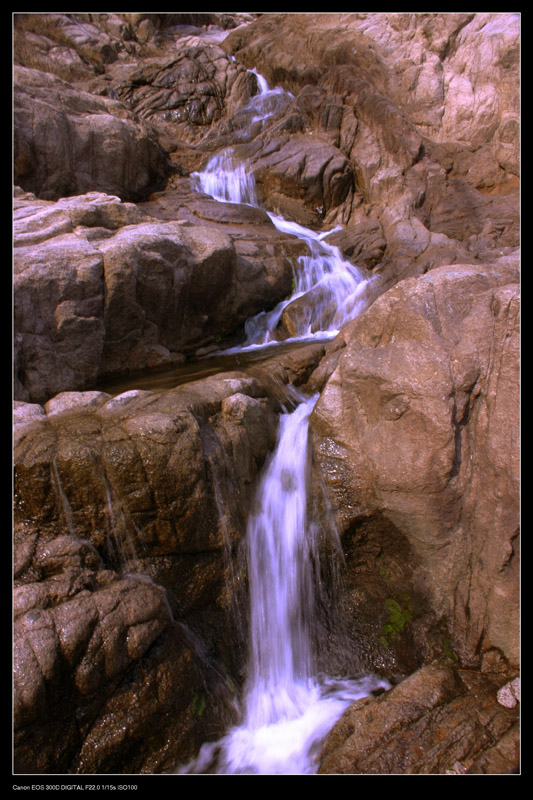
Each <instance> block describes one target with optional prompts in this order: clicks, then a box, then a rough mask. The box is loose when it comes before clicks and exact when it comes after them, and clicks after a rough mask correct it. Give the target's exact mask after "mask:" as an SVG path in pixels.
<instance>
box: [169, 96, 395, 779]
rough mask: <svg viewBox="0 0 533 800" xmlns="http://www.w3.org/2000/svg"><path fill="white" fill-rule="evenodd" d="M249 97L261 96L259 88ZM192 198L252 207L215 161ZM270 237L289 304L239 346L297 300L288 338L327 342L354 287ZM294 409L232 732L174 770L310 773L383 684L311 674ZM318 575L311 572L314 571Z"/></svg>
mask: <svg viewBox="0 0 533 800" xmlns="http://www.w3.org/2000/svg"><path fill="white" fill-rule="evenodd" d="M259 85H260V88H261V93H262V94H264V93H265V92H266V91H268V90H267V89H266V88H265V86H266V85H265V84H264V83H263V82H260V84H259ZM195 179H196V181H197V186H198V188H199V189H200V190H201V191H204V192H207V193H209V194H211V195H212V196H213V197H215V198H216V199H218V200H220V201H223V202H244V203H248V204H250V205H256V204H257V201H256V196H255V188H254V184H253V181H252V180H251V178H250V175H249V174H248V173H247V171H246V170H245V169H244V168H243V165H242V164H241V165H239V164H237V163H236V162H235V161H234V160H233V158H232V154H231V153H229V152H225V153H224V154H222V155H219V156H216V157H215V158H214V159H212V160H211V161H210V163H209V164H208V166H207V168H206V170H205V171H204V172H202V173H197V174H196V176H195ZM270 217H271V219H272V221H273V222H274V224H275V225H276V227H278V228H279V229H280V230H283V231H285V232H288V233H292V234H295V235H297V236H299V237H300V238H303V239H304V240H305V241H306V242H307V243H308V247H309V255H307V256H304V257H302V258H301V259H300V264H299V268H298V270H297V272H296V274H295V291H294V294H293V296H292V297H291V298H290V299H289V300H287V301H285V302H284V303H282V304H280V306H279V307H278V308H277V309H274V310H273V311H272V312H270V313H268V314H262V315H259V317H257V318H255V319H254V320H252V321H250V324H249V326H248V333H249V336H248V341H247V342H246V344H245V347H249V346H257V345H258V344H260V343H265V342H267V341H270V340H271V339H272V338H274V337H275V328H276V326H277V324H278V321H279V319H280V317H281V314H282V313H283V311H284V310H285V308H286V307H287V306H288V305H289V304H290V303H292V302H294V301H295V300H296V299H299V298H302V297H305V299H306V301H308V303H307V304H306V308H305V310H304V312H302V313H301V314H300V318H299V328H298V334H297V335H298V336H299V337H308V336H313V335H320V336H324V337H331V336H332V335H334V334H335V333H336V332H337V329H338V328H340V327H341V326H342V325H343V324H345V322H347V321H348V320H349V319H352V318H353V317H355V316H356V315H357V313H358V311H359V308H360V299H361V297H362V292H363V290H364V286H365V280H364V278H363V276H362V274H361V273H360V271H359V270H357V269H356V268H355V267H354V266H353V265H351V264H349V263H348V262H346V261H344V259H342V257H341V255H340V253H339V251H338V250H337V248H333V247H331V246H330V245H327V244H326V243H324V242H322V235H320V234H317V233H315V232H313V231H309V230H307V229H305V228H302V227H301V226H299V225H296V224H295V223H290V222H286V221H285V220H283V219H281V218H280V217H276V216H275V215H273V214H271V215H270ZM292 392H293V395H294V397H293V398H292V399H295V400H296V402H297V406H296V409H295V410H294V411H292V412H287V413H284V414H282V415H281V418H280V427H279V433H278V442H277V447H276V449H275V451H274V453H273V455H272V458H271V460H270V462H269V464H268V465H267V467H266V469H265V471H264V474H263V477H262V480H261V483H260V485H259V488H258V494H257V498H256V503H255V510H254V512H253V513H252V514H251V516H250V519H249V522H248V530H247V561H248V581H249V591H250V645H249V649H250V653H249V663H248V678H247V682H246V686H245V693H244V699H243V700H244V708H243V715H242V724H241V725H239V726H237V727H235V728H233V729H232V730H230V731H229V732H228V733H227V735H226V736H225V737H224V738H223V739H221V740H220V741H218V742H211V743H207V744H205V745H203V747H202V748H201V750H200V754H199V756H198V758H197V759H196V760H195V761H194V762H192V763H191V764H189V765H187V766H186V767H184V768H183V769H181V770H180V772H182V773H186V772H188V773H191V772H192V773H205V772H211V773H213V772H217V773H219V774H310V773H314V772H316V769H317V758H318V754H319V749H320V746H321V744H322V742H323V740H324V737H325V736H326V735H327V733H328V731H329V730H330V729H331V727H332V726H333V725H334V724H335V722H336V720H337V719H338V718H339V716H340V715H341V714H342V712H343V711H344V709H345V708H347V706H348V705H349V704H350V703H352V702H353V701H354V700H357V699H359V698H361V697H366V696H367V695H368V694H370V693H371V692H372V691H374V690H377V689H386V688H389V684H388V683H387V682H386V681H384V680H382V679H380V678H378V677H376V676H373V675H370V676H364V677H362V678H358V679H353V680H345V681H342V680H333V679H330V678H320V679H319V678H318V676H316V675H315V666H316V665H315V658H314V656H315V654H314V653H313V648H312V640H313V636H312V633H313V626H314V623H315V619H316V609H315V595H316V587H315V580H314V578H315V574H316V572H317V564H318V562H319V549H320V548H319V547H318V542H317V541H315V538H316V536H315V534H316V526H315V525H314V524H312V523H311V521H310V520H309V519H308V494H309V481H310V463H309V457H308V425H309V418H310V416H311V413H312V411H313V408H314V406H315V404H316V401H317V398H318V395H317V396H314V397H311V398H308V397H304V396H303V395H300V394H298V393H297V392H296V390H292ZM318 571H319V570H318Z"/></svg>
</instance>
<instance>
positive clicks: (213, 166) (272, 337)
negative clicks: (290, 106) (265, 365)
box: [192, 75, 375, 352]
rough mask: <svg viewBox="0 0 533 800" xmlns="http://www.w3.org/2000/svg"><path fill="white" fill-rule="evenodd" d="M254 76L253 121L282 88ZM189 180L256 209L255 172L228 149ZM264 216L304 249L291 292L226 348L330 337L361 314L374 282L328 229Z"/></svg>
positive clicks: (250, 322)
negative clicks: (240, 341)
mask: <svg viewBox="0 0 533 800" xmlns="http://www.w3.org/2000/svg"><path fill="white" fill-rule="evenodd" d="M257 79H258V85H259V89H260V91H259V94H257V95H256V96H255V97H253V98H252V100H251V101H250V102H251V104H253V108H254V111H255V112H256V115H255V116H254V118H253V121H257V120H258V119H262V120H263V121H264V120H266V119H267V118H268V117H270V116H271V115H272V114H274V113H275V110H274V109H275V103H276V98H278V97H281V96H283V90H281V89H279V88H276V89H268V87H267V85H266V81H265V79H264V78H263V77H262V76H259V75H258V76H257ZM285 102H286V101H285ZM192 179H193V183H194V185H195V186H196V188H197V189H198V190H199V191H201V192H204V193H206V194H209V195H211V196H212V197H213V198H215V199H216V200H218V201H219V202H223V203H243V204H246V205H250V206H254V207H256V208H258V207H259V203H258V200H257V195H256V188H255V181H254V177H253V174H252V173H251V172H250V171H249V170H248V169H247V166H246V164H244V163H243V162H240V161H238V160H236V159H235V158H234V155H233V151H232V150H231V149H226V150H224V151H223V152H222V153H220V154H217V155H215V156H213V157H212V158H211V159H210V161H209V162H208V164H207V165H206V167H205V169H204V170H202V171H201V172H196V173H193V176H192ZM267 214H268V216H269V217H270V219H271V220H272V222H273V224H274V225H275V227H276V228H277V229H278V230H279V231H282V232H283V233H288V234H291V235H293V236H297V237H298V238H299V239H301V240H303V241H304V242H305V243H306V245H307V250H308V252H307V254H306V255H304V256H300V258H299V259H298V260H297V264H296V266H295V268H294V276H293V277H294V288H293V293H292V295H291V296H290V297H289V298H288V299H286V300H283V301H282V302H280V303H279V304H278V305H277V306H276V307H275V308H274V309H272V310H271V311H268V312H265V311H263V312H261V313H260V314H258V315H257V316H255V317H252V318H251V319H249V320H248V321H247V322H246V325H245V332H246V337H247V338H246V341H245V343H244V345H241V346H239V347H235V348H232V350H231V351H226V352H235V351H241V350H245V349H248V348H251V347H257V346H262V345H264V344H268V343H272V342H275V341H278V340H279V339H280V338H283V339H284V340H285V341H290V340H291V339H295V340H301V339H332V338H333V337H334V336H336V335H337V333H338V332H339V330H340V329H341V328H342V327H343V325H345V324H346V323H347V322H349V321H350V320H351V319H354V318H355V317H356V316H357V315H358V314H359V313H360V312H361V310H362V309H363V306H364V304H365V301H366V297H367V294H368V288H369V285H370V284H371V283H372V282H373V281H374V280H375V279H374V278H367V277H366V276H365V275H364V273H363V272H362V270H360V269H358V268H357V267H356V266H354V265H353V264H351V263H350V262H349V261H346V260H345V259H344V258H343V257H342V254H341V252H340V250H339V248H338V247H334V246H333V245H331V244H328V243H327V242H325V241H323V240H324V238H325V237H326V236H328V234H329V233H332V231H326V232H325V233H318V232H316V231H313V230H311V229H309V228H305V227H304V226H302V225H299V224H298V223H296V222H291V221H288V220H285V219H283V217H280V216H278V215H276V214H273V213H271V212H268V211H267ZM294 304H297V305H294ZM291 306H292V307H293V311H294V313H292V314H291V312H290V307H291ZM286 311H288V313H289V314H290V326H291V329H293V335H292V336H291V337H290V338H288V337H287V335H283V334H280V333H279V331H277V328H278V325H279V322H280V320H281V319H282V316H283V314H284V312H286Z"/></svg>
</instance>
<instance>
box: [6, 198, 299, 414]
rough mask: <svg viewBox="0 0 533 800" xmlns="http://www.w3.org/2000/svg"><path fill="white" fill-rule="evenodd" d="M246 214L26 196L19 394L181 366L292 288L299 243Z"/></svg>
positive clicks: (18, 283)
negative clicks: (160, 210)
mask: <svg viewBox="0 0 533 800" xmlns="http://www.w3.org/2000/svg"><path fill="white" fill-rule="evenodd" d="M188 198H189V200H191V197H190V193H189V195H188ZM192 202H193V203H194V198H192ZM185 204H187V203H186V201H185ZM208 205H209V204H208ZM210 205H212V206H213V205H214V206H218V205H219V204H216V203H213V202H211V204H210ZM238 209H239V207H236V208H235V207H234V208H233V215H232V216H230V219H229V221H228V219H227V218H222V219H219V222H220V224H217V221H216V220H215V221H214V224H213V220H206V219H205V214H204V219H201V218H200V217H199V216H194V215H191V214H190V213H189V218H188V219H187V218H185V219H177V217H178V216H179V214H180V212H179V205H178V206H177V207H176V206H175V207H174V209H173V211H172V214H171V215H170V217H171V219H170V220H164V219H153V218H150V217H148V216H147V215H146V214H144V213H143V212H142V211H141V210H140V209H139V208H137V207H136V206H134V205H132V204H127V203H124V204H123V203H121V202H120V201H119V199H118V198H117V197H111V196H108V195H105V194H102V193H90V194H88V195H82V196H79V197H73V198H64V199H62V200H60V201H58V202H57V203H53V202H51V201H43V200H37V199H36V198H35V197H34V196H33V195H31V194H30V195H24V194H20V193H19V195H18V196H17V197H16V199H15V237H14V244H15V257H14V263H15V267H14V271H15V280H14V286H15V288H14V308H15V371H16V384H15V385H16V390H15V397H16V399H21V400H32V401H37V402H43V401H45V400H47V399H48V398H49V397H51V396H52V395H54V394H56V393H57V392H61V391H66V390H75V389H86V388H93V387H94V386H95V384H96V382H97V380H99V379H101V378H102V377H104V376H106V375H110V374H111V373H119V372H128V371H131V370H136V369H137V370H138V369H142V368H145V367H156V366H161V365H165V364H166V365H171V364H172V363H173V361H175V360H176V359H179V358H183V356H182V353H183V352H187V351H190V350H192V349H194V348H197V347H200V346H201V345H204V344H206V343H209V342H212V341H213V340H214V339H215V338H217V337H220V336H223V335H224V334H228V333H231V332H232V331H233V330H234V329H236V328H237V327H238V326H239V325H241V324H242V323H243V322H244V321H245V320H246V319H247V318H248V317H249V316H251V315H253V314H257V313H259V312H260V311H262V310H263V309H265V308H270V307H272V306H274V305H275V304H276V303H277V302H278V301H279V300H280V299H282V298H283V297H285V296H286V295H287V294H289V293H290V289H291V283H292V267H291V262H290V260H289V255H292V254H295V253H296V252H298V251H299V250H300V249H301V246H300V244H299V243H298V242H297V240H295V239H294V237H290V236H285V235H282V234H279V233H278V232H277V231H276V229H275V228H274V226H273V225H272V223H271V222H270V220H269V219H268V217H267V216H266V215H265V214H263V213H262V212H259V211H258V212H257V214H256V218H255V219H254V220H249V219H248V216H249V215H248V216H247V215H246V214H245V215H244V217H239V213H238ZM226 213H230V214H231V209H229V211H228V212H226ZM200 214H201V212H200ZM257 216H258V217H259V219H257ZM231 222H233V225H232V224H231ZM243 222H244V227H243V224H242V223H243ZM250 222H252V224H249V223H250ZM295 248H296V249H295Z"/></svg>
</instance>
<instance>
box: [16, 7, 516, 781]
mask: <svg viewBox="0 0 533 800" xmlns="http://www.w3.org/2000/svg"><path fill="white" fill-rule="evenodd" d="M13 35H14V38H13V42H14V47H13V52H14V67H13V126H14V129H13V133H14V136H13V138H14V154H13V179H14V185H15V188H14V196H13V214H14V222H13V232H14V234H13V253H14V255H13V281H14V285H13V318H14V322H13V345H14V378H13V396H14V408H13V423H14V435H13V454H14V481H13V489H14V512H13V522H14V526H13V528H14V549H13V553H14V556H13V577H14V600H13V635H14V640H13V641H14V645H13V662H14V706H13V707H14V714H13V717H14V745H15V753H14V772H15V773H16V774H28V773H30V774H56V775H57V774H69V775H75V774H117V773H118V774H139V775H140V774H149V775H155V774H162V773H165V774H168V773H176V772H178V771H179V770H180V767H181V765H184V764H186V763H194V760H195V759H197V758H198V754H199V753H201V752H202V745H205V743H206V742H210V743H215V742H217V741H219V740H221V738H222V737H223V736H224V734H225V732H226V731H227V730H228V729H230V728H231V726H235V725H236V724H238V722H239V719H240V715H241V711H242V709H241V701H242V696H243V691H244V688H245V687H246V685H247V679H248V677H249V676H248V675H247V671H248V658H249V649H250V647H249V639H250V628H251V621H250V612H249V607H248V597H249V594H250V589H251V568H250V564H249V562H247V560H246V546H247V524H248V520H249V517H250V514H251V512H252V511H253V510H254V509H255V507H256V506H257V504H258V499H257V498H258V495H257V489H258V486H259V484H260V481H261V476H262V475H263V474H264V468H265V466H266V465H268V464H269V463H270V459H271V456H272V453H273V451H274V449H275V448H276V446H277V444H276V443H277V441H278V431H279V426H280V419H281V418H283V416H284V415H285V414H286V413H287V412H288V411H290V410H292V409H293V408H294V406H295V404H296V400H295V397H296V394H295V392H296V393H300V392H302V393H304V394H305V396H311V395H312V396H316V398H317V399H316V405H314V408H313V410H312V412H311V413H310V414H309V420H308V424H309V435H308V447H309V451H310V465H309V475H308V480H309V483H310V487H311V489H310V492H309V497H308V500H307V505H308V513H309V517H310V519H312V521H313V528H314V529H316V542H317V544H316V547H317V552H318V551H320V558H319V557H318V555H316V554H313V564H314V568H315V572H316V573H317V577H318V580H317V588H316V590H315V594H316V598H315V606H314V607H315V617H316V618H315V619H314V620H313V625H312V631H311V633H312V638H313V639H314V640H316V641H317V642H319V646H318V647H315V651H316V652H315V659H316V664H315V669H316V672H317V673H320V674H325V675H335V676H348V675H349V676H355V677H358V676H361V675H368V674H373V675H376V676H378V677H379V678H381V679H383V681H385V682H386V687H385V684H384V687H383V688H385V690H384V691H383V689H380V690H379V691H369V692H368V693H367V696H364V697H362V698H361V699H358V700H355V701H352V702H350V703H349V704H348V705H347V707H346V709H345V710H344V711H343V713H342V714H340V715H339V717H338V721H336V723H335V724H332V730H331V732H330V733H329V734H328V735H327V737H326V736H325V737H324V740H323V741H321V742H320V749H319V751H317V753H316V754H315V760H314V763H313V770H312V771H313V772H315V773H318V774H516V773H518V772H519V769H520V767H519V753H520V738H519V724H520V710H519V709H520V702H519V700H520V691H519V674H520V653H519V643H520V567H519V524H520V494H519V488H520V402H519V399H520V333H519V303H520V272H519V246H520V237H519V234H520V216H519V211H520V204H519V199H520V195H519V191H520V178H519V166H520V165H519V155H520V142H519V133H520V83H519V82H520V17H519V15H517V14H512V13H474V12H471V13H470V12H469V13H451V12H449V13H433V12H431V13H407V12H399V13H371V12H368V13H351V14H348V13H346V14H345V13H332V14H329V13H305V14H300V13H288V14H282V13H271V14H267V13H265V14H259V13H249V14H243V13H215V12H213V13H207V12H204V13H197V14H194V13H182V14H179V13H168V14H163V13H161V14H149V13H91V14H89V13H71V14H63V13H57V14H52V13H43V14H30V13H28V14H18V13H17V14H15V15H14V21H13ZM225 159H226V160H225ZM213 164H215V165H217V169H218V170H219V171H220V172H223V171H224V169H226V170H227V173H226V174H227V175H228V176H230V177H231V178H233V176H234V175H235V174H239V175H240V177H241V178H242V179H243V182H245V183H246V181H249V183H246V186H247V188H248V189H249V191H250V193H252V192H253V198H252V195H251V194H250V196H248V195H247V196H246V197H242V196H236V197H234V196H230V195H228V196H227V197H226V198H224V201H222V200H221V198H220V197H217V196H216V193H215V192H214V191H210V190H209V183H208V177H209V175H210V172H209V170H210V169H211V168H212V165H213ZM241 166H242V169H243V170H244V172H242V173H238V170H239V169H240V168H241ZM218 174H219V173H217V175H218ZM206 176H207V177H206ZM202 177H203V178H204V180H201V178H202ZM228 180H229V178H228ZM279 218H282V219H283V220H286V221H288V223H287V224H285V225H279V224H274V223H275V221H276V220H277V219H279ZM297 229H298V230H300V229H305V230H306V231H312V232H313V235H315V236H316V241H319V242H320V243H321V244H322V243H323V246H325V247H330V248H334V252H335V253H336V254H338V257H339V258H342V260H343V262H342V263H343V264H344V265H345V266H346V270H347V271H348V272H350V270H353V271H354V274H355V275H356V276H357V280H358V281H360V283H359V284H358V287H359V288H358V289H357V291H356V292H355V294H354V295H353V297H352V300H351V302H352V308H351V313H350V314H348V316H346V318H343V319H342V324H338V325H337V324H336V320H337V317H338V310H339V302H338V301H337V300H332V299H331V297H330V296H329V294H328V293H327V291H326V289H325V288H324V287H325V286H326V284H324V283H320V284H317V285H316V286H313V287H311V288H310V289H309V288H306V289H305V291H303V290H302V291H301V292H295V290H296V289H298V280H299V277H298V272H297V270H298V265H299V264H301V263H303V262H305V260H306V259H308V258H309V257H308V248H309V238H305V237H304V238H302V237H301V236H297V235H295V231H296V230H297ZM313 241H314V240H313ZM332 252H333V250H332ZM336 257H337V256H336ZM356 295H357V297H356V300H354V299H353V298H354V297H355V296H356ZM287 298H291V299H292V302H290V303H289V304H287V305H285V303H286V300H287ZM278 304H282V305H280V306H278ZM309 304H311V305H312V306H313V307H314V308H315V309H320V311H319V313H318V315H317V317H316V318H313V320H312V321H311V322H310V323H309V325H308V330H307V333H306V334H305V335H301V333H300V331H301V326H302V320H303V321H304V322H305V325H307V324H308V318H307V316H306V315H307V309H308V306H309ZM278 308H279V309H280V310H279V313H277V314H276V327H275V337H274V338H275V339H276V340H277V341H278V342H279V344H276V343H275V342H274V343H273V344H272V346H270V347H268V348H266V349H261V348H259V349H253V348H248V349H247V348H246V344H247V342H248V339H247V337H249V336H250V330H251V328H250V320H258V321H259V322H261V320H264V319H265V313H266V314H267V317H266V318H267V319H270V317H268V313H269V312H271V311H272V309H278ZM252 327H253V326H252ZM304 327H305V326H304ZM337 328H338V331H337V330H336V329H337ZM324 329H326V330H330V329H331V330H333V329H335V335H331V336H320V335H319V334H320V331H321V330H324ZM298 397H299V394H298ZM196 763H197V765H199V766H197V768H196V771H197V772H202V771H205V772H210V771H211V772H212V771H216V770H215V768H214V766H213V763H207V762H201V760H200V761H198V762H196ZM202 763H203V766H202ZM193 771H194V770H193ZM244 771H246V770H244Z"/></svg>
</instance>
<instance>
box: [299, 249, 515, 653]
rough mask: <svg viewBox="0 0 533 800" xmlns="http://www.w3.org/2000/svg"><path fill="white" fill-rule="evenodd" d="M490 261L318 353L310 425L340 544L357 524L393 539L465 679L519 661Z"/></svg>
mask: <svg viewBox="0 0 533 800" xmlns="http://www.w3.org/2000/svg"><path fill="white" fill-rule="evenodd" d="M500 261H501V262H503V263H495V264H494V265H486V266H485V267H482V266H478V267H471V266H465V265H453V266H448V267H440V268H437V269H435V270H432V271H431V272H430V273H428V274H427V275H425V276H423V277H421V278H418V279H414V278H412V279H407V280H405V281H402V282H400V283H399V284H398V285H397V286H396V287H395V288H394V289H391V290H390V291H388V292H386V293H385V294H384V295H382V296H381V297H380V298H379V299H378V300H377V301H376V302H375V303H374V304H373V305H372V306H371V307H370V309H368V311H366V313H365V314H363V315H362V316H361V317H359V318H358V319H357V320H355V321H354V322H352V323H351V324H349V325H348V326H347V327H346V328H345V329H344V330H343V332H342V333H341V334H340V336H339V337H338V340H337V342H336V343H335V344H334V346H333V347H332V348H331V353H330V356H329V365H330V366H329V370H330V372H331V369H333V372H332V374H331V377H329V380H327V382H326V383H325V386H324V389H323V391H322V394H321V397H320V400H319V402H318V404H317V406H316V408H315V411H314V414H313V416H312V417H311V431H312V436H313V442H314V453H315V459H316V462H317V464H318V465H319V469H318V471H319V473H320V475H321V476H322V477H323V479H324V480H325V483H326V486H327V487H328V491H329V495H330V497H331V500H332V502H333V506H334V511H335V515H336V520H337V523H338V526H339V529H340V530H341V531H342V532H343V535H345V536H346V537H347V541H348V542H349V541H350V540H351V537H355V538H357V536H358V534H357V529H358V525H359V524H360V523H361V521H362V520H369V519H376V520H377V519H379V518H380V517H384V518H385V519H386V520H387V521H388V523H391V524H392V525H393V526H395V527H396V529H397V530H398V531H399V532H400V534H401V535H402V536H403V537H405V538H406V539H407V542H408V544H409V547H410V550H411V552H412V554H413V556H412V557H413V561H412V570H413V575H412V578H414V583H415V585H416V586H417V587H418V591H419V592H420V593H421V594H422V595H425V596H426V597H427V598H429V603H430V605H431V607H432V609H433V611H434V613H435V615H436V617H437V618H440V619H441V620H445V622H446V624H447V626H448V628H449V633H450V637H451V642H452V647H453V650H454V652H455V653H456V654H457V656H458V657H459V658H460V659H461V661H462V663H463V664H467V665H470V666H475V665H479V663H480V659H482V658H483V655H484V654H485V653H487V652H488V651H491V650H498V651H499V652H500V653H502V654H503V655H504V656H505V658H506V659H507V660H508V662H509V663H511V664H515V665H516V664H517V663H518V660H519V652H518V645H519V634H518V622H519V609H518V604H519V585H518V576H519V571H518V538H517V537H518V528H519V496H518V487H519V407H518V404H519V389H518V387H519V333H518V302H519V286H518V283H517V280H518V279H517V271H516V268H515V267H513V265H512V264H509V263H505V259H501V260H500ZM326 363H327V361H326V362H325V363H324V364H323V365H322V366H321V367H320V368H319V370H318V371H317V373H316V379H317V380H319V379H320V380H319V385H323V379H324V373H323V370H324V369H325V364H326ZM335 364H336V366H335ZM326 374H327V373H326ZM320 381H322V384H321V383H320ZM378 554H379V550H378ZM392 599H394V598H392ZM396 602H397V603H398V602H400V599H399V598H396ZM400 605H401V602H400ZM405 610H407V609H405Z"/></svg>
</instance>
